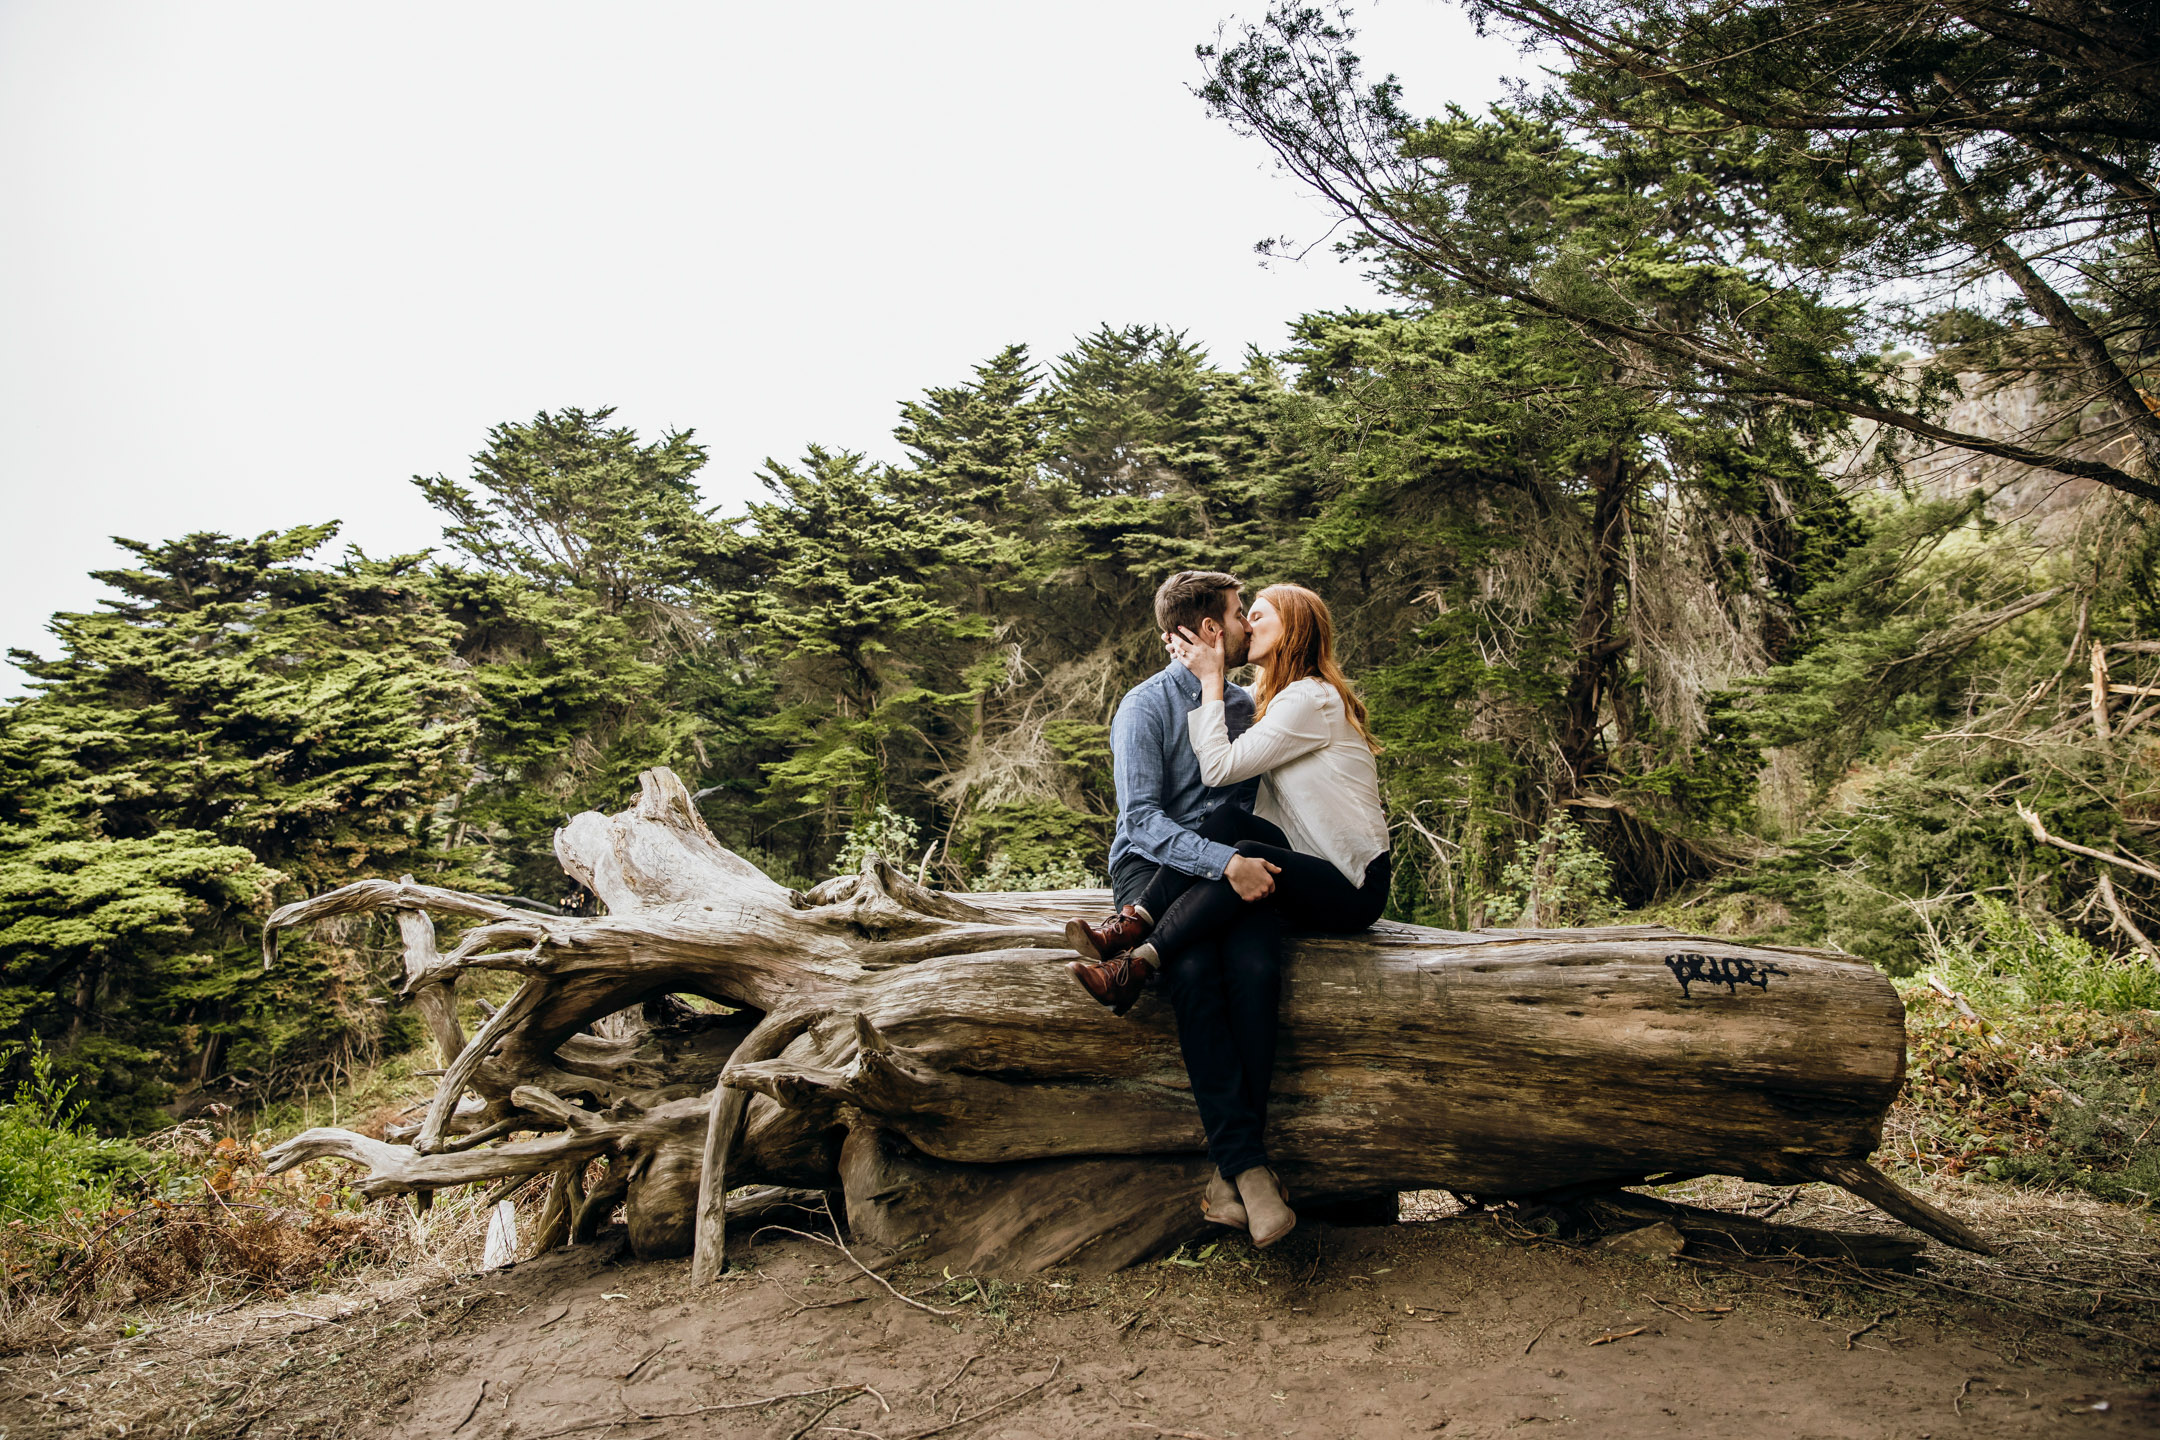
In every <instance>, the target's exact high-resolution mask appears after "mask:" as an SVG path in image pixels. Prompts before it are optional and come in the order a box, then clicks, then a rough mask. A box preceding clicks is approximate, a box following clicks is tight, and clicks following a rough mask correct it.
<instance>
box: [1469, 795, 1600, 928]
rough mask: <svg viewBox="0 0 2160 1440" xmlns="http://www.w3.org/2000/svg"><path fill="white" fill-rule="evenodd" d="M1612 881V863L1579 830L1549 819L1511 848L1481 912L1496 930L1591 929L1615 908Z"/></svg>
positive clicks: (1566, 822)
mask: <svg viewBox="0 0 2160 1440" xmlns="http://www.w3.org/2000/svg"><path fill="white" fill-rule="evenodd" d="M1612 881H1613V867H1612V861H1611V860H1610V859H1608V858H1607V857H1606V855H1605V853H1604V852H1603V851H1601V850H1599V849H1598V848H1597V846H1595V845H1593V844H1592V843H1591V842H1590V837H1589V836H1588V835H1585V834H1584V833H1583V830H1582V827H1581V826H1579V825H1577V824H1576V823H1575V822H1574V821H1573V820H1570V819H1569V818H1568V817H1567V816H1566V815H1564V814H1559V815H1555V816H1553V817H1552V818H1551V819H1550V820H1547V821H1546V822H1545V826H1544V828H1543V829H1541V830H1539V831H1538V835H1537V838H1536V839H1535V840H1523V841H1519V842H1518V843H1517V844H1516V846H1515V858H1514V859H1512V860H1510V861H1509V862H1508V863H1507V865H1506V866H1505V867H1504V868H1503V869H1502V870H1501V871H1500V888H1499V889H1498V890H1496V891H1495V892H1493V893H1492V894H1490V895H1488V896H1486V897H1485V913H1486V915H1487V916H1488V917H1489V918H1490V919H1491V921H1492V922H1493V923H1494V924H1498V925H1505V924H1507V923H1509V922H1510V921H1513V920H1525V921H1527V922H1528V923H1531V924H1534V925H1540V926H1546V925H1594V924H1596V923H1597V922H1598V921H1600V920H1604V919H1606V918H1608V917H1610V916H1611V915H1612V913H1613V911H1614V909H1615V908H1616V907H1615V905H1614V902H1613V895H1612Z"/></svg>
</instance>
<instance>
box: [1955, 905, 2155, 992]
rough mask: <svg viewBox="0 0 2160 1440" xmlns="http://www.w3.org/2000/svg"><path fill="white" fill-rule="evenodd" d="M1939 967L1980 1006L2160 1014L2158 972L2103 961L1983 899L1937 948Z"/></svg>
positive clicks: (2083, 945)
mask: <svg viewBox="0 0 2160 1440" xmlns="http://www.w3.org/2000/svg"><path fill="white" fill-rule="evenodd" d="M1936 963H1937V964H1938V965H1939V966H1940V968H1941V969H1942V971H1943V978H1944V979H1945V981H1947V982H1948V984H1949V985H1950V987H1951V988H1952V989H1954V990H1962V991H1964V992H1965V993H1966V995H1967V996H1969V997H1971V998H1972V999H1973V1000H1975V1001H1992V1002H1995V1003H1997V1004H2010V1005H2016V1006H2027V1007H2029V1006H2034V1005H2045V1004H2050V1003H2053V1004H2066V1005H2076V1006H2079V1007H2081V1008H2084V1009H2088V1010H2098V1011H2102V1012H2105V1013H2109V1014H2119V1013H2120V1012H2122V1011H2125V1010H2151V1009H2160V968H2156V967H2154V966H2152V965H2149V964H2146V963H2145V962H2144V961H2142V960H2135V959H2133V960H2128V961H2124V960H2117V959H2115V958H2113V957H2112V956H2109V955H2106V954H2103V953H2102V952H2101V951H2100V950H2099V949H2097V948H2096V947H2095V946H2093V945H2092V943H2091V942H2089V941H2087V940H2085V939H2083V938H2081V937H2079V936H2077V935H2074V934H2072V933H2071V932H2070V931H2068V930H2065V929H2063V928H2062V927H2061V926H2059V925H2055V924H2052V923H2042V922H2035V921H2034V919H2033V918H2032V917H2031V916H2029V915H2027V914H2025V913H2024V912H2023V911H2020V910H2016V909H2013V908H2012V907H2011V906H2009V905H2007V904H2005V903H2004V902H2003V901H2001V900H1998V899H1996V898H1995V897H1994V896H1991V895H1983V896H1982V897H1980V899H1979V901H1978V902H1977V903H1976V904H1975V905H1974V907H1973V910H1972V912H1971V920H1970V921H1969V923H1967V924H1966V925H1964V926H1962V927H1960V928H1959V929H1958V930H1957V932H1955V933H1953V934H1951V935H1949V936H1947V937H1946V938H1944V939H1943V940H1942V941H1941V942H1940V943H1939V944H1938V945H1937V946H1936Z"/></svg>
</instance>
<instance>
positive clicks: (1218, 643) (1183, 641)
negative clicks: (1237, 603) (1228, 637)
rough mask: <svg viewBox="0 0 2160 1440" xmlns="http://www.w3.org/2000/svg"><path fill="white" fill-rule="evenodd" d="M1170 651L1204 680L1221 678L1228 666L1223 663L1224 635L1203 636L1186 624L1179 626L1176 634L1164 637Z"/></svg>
mask: <svg viewBox="0 0 2160 1440" xmlns="http://www.w3.org/2000/svg"><path fill="white" fill-rule="evenodd" d="M1163 639H1164V643H1166V644H1167V645H1169V647H1170V653H1171V654H1172V655H1173V656H1175V657H1176V658H1177V659H1179V660H1181V661H1183V662H1184V665H1185V668H1186V669H1188V670H1190V671H1192V673H1193V674H1194V675H1195V676H1196V677H1198V678H1199V679H1200V680H1202V681H1206V680H1214V679H1219V678H1221V676H1222V674H1223V672H1224V670H1225V669H1226V668H1227V667H1226V666H1225V665H1224V663H1223V637H1222V636H1221V635H1216V636H1214V637H1213V638H1211V639H1209V638H1202V637H1201V636H1199V635H1196V634H1194V633H1193V632H1192V630H1191V629H1190V628H1188V627H1185V626H1179V627H1178V633H1177V634H1175V635H1166V636H1164V637H1163Z"/></svg>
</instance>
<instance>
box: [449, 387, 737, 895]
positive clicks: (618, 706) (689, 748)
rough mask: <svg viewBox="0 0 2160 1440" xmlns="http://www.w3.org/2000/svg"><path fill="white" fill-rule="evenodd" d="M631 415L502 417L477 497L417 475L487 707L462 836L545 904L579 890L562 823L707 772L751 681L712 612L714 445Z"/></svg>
mask: <svg viewBox="0 0 2160 1440" xmlns="http://www.w3.org/2000/svg"><path fill="white" fill-rule="evenodd" d="M613 413H614V412H613V411H612V410H610V409H605V408H603V409H599V410H592V411H586V410H578V409H574V408H573V409H565V410H561V411H558V412H552V413H550V412H542V413H541V414H538V415H536V416H534V417H533V419H532V420H531V421H529V422H525V423H506V424H502V425H498V426H496V427H495V428H494V429H492V430H490V431H489V432H488V443H487V447H486V448H485V449H484V450H482V451H481V452H480V453H479V454H478V455H476V456H474V457H473V469H472V475H471V483H470V485H465V484H460V483H458V482H456V481H452V480H450V479H448V478H446V477H444V476H440V475H437V476H434V477H431V478H430V477H415V480H414V483H415V484H416V485H417V486H419V488H420V490H421V492H422V493H423V494H425V495H426V496H427V497H428V499H429V500H430V501H431V502H433V503H434V504H435V505H436V506H437V507H438V508H440V509H441V510H442V511H443V512H444V514H445V515H446V516H447V517H448V522H449V523H448V524H447V526H446V527H445V531H444V536H445V538H446V539H447V540H448V541H449V542H450V545H451V548H452V551H453V554H454V555H455V556H456V557H457V558H459V559H461V560H463V561H464V562H465V563H464V564H463V565H461V566H444V567H441V568H439V569H438V570H437V572H436V573H435V575H434V576H433V577H432V587H433V592H434V594H435V595H436V597H437V598H438V600H439V602H440V603H441V605H442V606H443V609H444V610H445V612H446V613H447V614H448V615H449V616H450V617H451V618H452V619H453V620H455V621H456V623H457V625H458V627H459V631H460V634H459V639H458V653H459V655H460V656H461V657H462V658H463V659H465V660H466V661H468V662H469V663H470V664H471V665H472V666H473V687H474V689H475V691H476V692H477V695H478V707H477V712H476V713H477V717H478V720H479V729H478V733H477V737H476V747H475V756H476V759H477V761H478V763H479V769H480V774H479V777H478V780H477V783H476V784H475V785H474V786H472V787H471V788H470V789H468V790H467V791H466V792H465V794H464V795H463V796H462V797H461V798H460V800H459V802H458V808H457V822H458V831H457V835H458V838H459V839H460V841H461V842H463V843H466V844H469V845H474V846H479V847H482V849H483V852H484V854H483V856H481V857H476V858H474V859H473V860H472V861H471V862H470V863H472V864H475V865H476V866H478V867H479V868H480V869H481V870H482V871H483V872H484V873H487V874H489V875H491V876H492V877H494V878H495V879H496V880H497V881H498V882H499V883H500V884H502V885H504V886H506V887H508V888H510V889H511V890H513V891H517V892H519V893H527V894H532V893H535V892H540V898H547V899H552V898H556V896H557V894H558V893H559V891H560V889H561V884H562V882H561V872H560V870H559V868H558V867H557V866H556V865H555V863H554V860H553V857H552V852H551V850H550V848H549V847H550V837H551V836H552V834H553V832H554V830H555V828H556V827H557V826H559V825H561V824H562V823H563V822H564V821H566V820H567V819H569V817H570V816H572V815H574V814H576V813H578V812H579V811H582V810H588V809H596V808H597V809H608V808H612V807H613V806H615V805H616V804H618V803H620V800H621V798H622V796H623V795H625V794H627V793H629V791H630V790H631V789H632V788H634V786H635V783H636V778H637V772H638V771H640V770H642V769H645V768H647V767H649V766H653V765H669V766H673V767H675V768H677V769H678V770H680V771H682V772H683V773H685V774H686V775H693V776H694V775H698V774H699V773H701V771H702V769H703V766H704V763H705V760H706V757H707V755H708V754H709V753H710V752H709V751H707V750H706V749H705V746H704V740H705V737H706V735H707V734H708V733H709V732H710V730H711V721H710V718H709V717H710V715H711V713H712V712H714V711H720V712H723V713H724V712H726V711H727V710H728V709H729V705H728V701H727V699H726V698H725V697H726V695H727V693H728V692H729V691H731V690H732V689H733V688H734V686H733V684H732V683H731V682H732V680H733V679H734V678H735V677H734V675H733V673H732V672H733V671H734V670H735V669H739V667H731V666H730V665H729V664H728V657H727V656H726V654H725V647H724V644H723V643H722V641H721V639H720V637H719V636H717V635H716V633H715V632H714V630H713V627H712V625H711V623H710V620H709V619H708V617H707V614H706V611H707V609H708V608H709V601H710V595H711V592H712V586H713V584H714V582H715V581H716V579H718V578H720V577H721V576H722V574H723V571H724V566H725V561H724V559H723V552H724V550H725V547H726V543H727V540H726V532H725V530H724V528H723V527H721V526H720V525H718V524H717V523H716V522H714V521H713V520H712V518H711V517H710V515H709V514H708V513H707V511H705V510H704V509H701V508H700V506H699V496H698V491H697V486H696V477H697V474H698V472H699V470H700V469H701V468H702V467H703V466H704V464H705V459H706V452H705V450H704V448H703V447H702V446H700V445H698V444H697V443H696V442H695V440H694V438H693V437H692V435H691V434H690V433H689V432H687V431H684V432H671V433H669V434H667V435H664V436H662V437H661V438H660V439H659V440H657V441H653V442H651V443H644V442H641V441H640V440H639V438H638V436H637V434H636V433H635V432H634V431H632V430H630V429H628V428H626V427H621V426H611V425H609V424H608V421H609V419H610V418H611V416H612V415H613Z"/></svg>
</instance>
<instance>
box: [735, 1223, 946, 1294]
mask: <svg viewBox="0 0 2160 1440" xmlns="http://www.w3.org/2000/svg"><path fill="white" fill-rule="evenodd" d="M767 1230H778V1231H779V1232H780V1233H781V1234H783V1235H799V1236H801V1237H802V1238H803V1239H805V1240H815V1241H816V1242H817V1243H818V1244H820V1245H830V1246H831V1247H832V1248H833V1249H835V1250H838V1251H839V1252H840V1253H841V1254H843V1255H845V1256H847V1258H848V1259H850V1260H855V1252H854V1251H852V1250H850V1249H848V1247H847V1246H845V1245H843V1244H841V1243H840V1242H839V1241H838V1240H828V1239H826V1238H825V1237H824V1236H823V1235H812V1234H811V1233H810V1232H809V1231H807V1230H795V1229H791V1228H790V1227H788V1226H786V1225H761V1226H759V1227H758V1231H757V1233H758V1234H759V1235H762V1234H764V1233H765V1232H766V1231H767ZM751 1238H752V1239H753V1240H754V1239H755V1238H756V1236H753V1237H751ZM855 1268H856V1269H858V1270H860V1271H862V1273H863V1274H865V1275H868V1276H869V1277H870V1278H871V1279H873V1280H875V1281H877V1283H878V1284H880V1285H883V1286H884V1287H885V1293H886V1294H888V1295H890V1296H892V1297H893V1299H895V1300H898V1301H899V1302H900V1303H901V1304H903V1305H912V1306H914V1307H915V1308H916V1309H917V1310H922V1311H926V1312H928V1313H929V1314H932V1315H961V1314H965V1313H966V1312H965V1311H961V1310H940V1309H939V1308H938V1307H937V1306H935V1305H925V1304H923V1303H922V1301H920V1300H913V1299H910V1298H909V1297H907V1296H905V1295H903V1294H901V1293H900V1292H899V1291H898V1290H895V1289H893V1287H892V1282H891V1281H889V1280H887V1279H886V1278H885V1277H884V1276H882V1275H880V1274H878V1273H877V1271H875V1270H872V1269H871V1268H870V1267H869V1266H867V1265H865V1264H863V1263H862V1261H860V1260H855Z"/></svg>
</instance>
